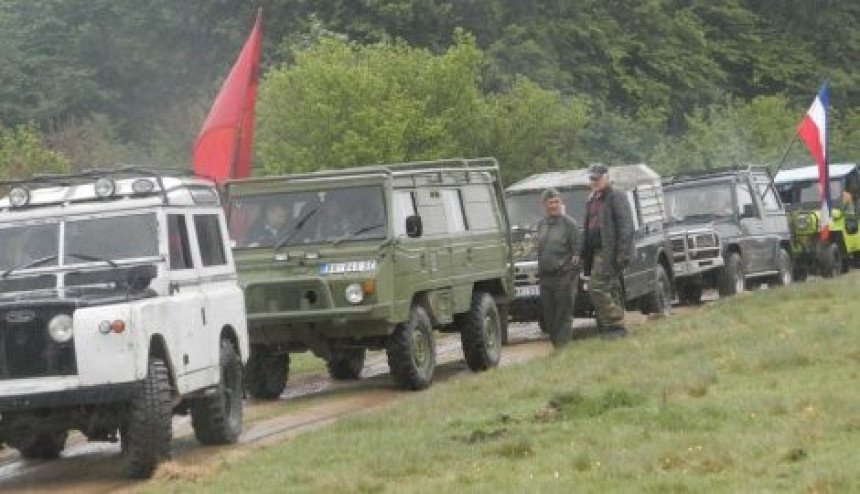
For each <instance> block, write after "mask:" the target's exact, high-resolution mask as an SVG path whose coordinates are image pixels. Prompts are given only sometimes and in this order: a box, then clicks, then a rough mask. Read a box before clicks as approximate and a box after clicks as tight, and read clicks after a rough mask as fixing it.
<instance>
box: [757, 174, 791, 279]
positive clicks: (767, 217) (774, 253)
mask: <svg viewBox="0 0 860 494" xmlns="http://www.w3.org/2000/svg"><path fill="white" fill-rule="evenodd" d="M754 183H755V191H756V200H757V202H758V203H759V207H760V208H761V211H762V213H763V215H762V226H763V230H764V232H763V233H764V235H765V236H766V240H765V246H764V252H763V255H764V256H765V261H766V265H767V266H768V267H769V269H772V270H776V269H779V263H778V255H779V249H780V248H781V243H782V241H787V240H789V235H790V234H789V229H788V216H787V215H786V213H785V208H784V207H783V206H782V203H781V202H780V200H779V197H778V196H777V194H776V190H775V189H774V186H773V184H772V182H771V180H770V177H769V176H767V175H764V174H762V175H757V176H756V177H755V179H754Z"/></svg>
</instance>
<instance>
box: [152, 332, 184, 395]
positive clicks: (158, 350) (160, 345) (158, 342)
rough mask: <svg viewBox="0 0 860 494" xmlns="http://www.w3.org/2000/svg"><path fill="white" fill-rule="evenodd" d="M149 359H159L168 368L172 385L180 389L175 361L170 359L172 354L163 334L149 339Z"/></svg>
mask: <svg viewBox="0 0 860 494" xmlns="http://www.w3.org/2000/svg"><path fill="white" fill-rule="evenodd" d="M147 355H148V357H149V358H152V357H157V358H159V359H161V360H162V361H163V362H164V364H165V365H166V366H167V374H168V376H169V377H170V385H171V386H172V387H173V389H178V387H177V382H176V368H175V365H174V362H173V359H171V358H170V352H169V351H168V349H167V342H166V341H165V339H164V336H163V335H161V334H154V335H152V336H151V337H150V339H149V352H148V354H147Z"/></svg>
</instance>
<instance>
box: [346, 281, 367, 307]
mask: <svg viewBox="0 0 860 494" xmlns="http://www.w3.org/2000/svg"><path fill="white" fill-rule="evenodd" d="M344 295H346V301H347V302H349V303H351V304H353V305H358V304H360V303H361V302H363V301H364V288H362V286H361V284H360V283H353V284H351V285H349V286H348V287H346V290H345V291H344Z"/></svg>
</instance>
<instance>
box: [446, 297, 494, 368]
mask: <svg viewBox="0 0 860 494" xmlns="http://www.w3.org/2000/svg"><path fill="white" fill-rule="evenodd" d="M488 314H494V315H495V318H494V320H495V321H496V324H497V327H496V334H497V336H496V341H495V342H492V343H491V342H488V341H487V335H486V334H485V333H484V319H486V317H487V315H488ZM456 323H457V326H459V328H460V339H461V341H462V344H463V356H464V357H465V358H466V365H468V366H469V369H471V370H472V371H475V372H477V371H482V370H487V369H489V368H490V367H495V366H497V365H499V360H500V358H501V345H502V341H501V331H502V328H501V324H500V322H499V311H498V309H497V308H496V301H495V300H494V299H493V297H492V296H491V295H490V294H488V293H484V292H475V293H474V294H472V306H471V308H470V309H469V312H467V313H465V314H461V315H459V316H458V317H457V320H456ZM491 344H492V345H495V351H493V350H491V348H490V345H491Z"/></svg>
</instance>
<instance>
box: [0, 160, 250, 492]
mask: <svg viewBox="0 0 860 494" xmlns="http://www.w3.org/2000/svg"><path fill="white" fill-rule="evenodd" d="M2 185H5V186H6V187H7V188H8V195H6V197H4V198H3V199H0V414H2V415H0V441H2V442H4V443H6V444H7V445H9V446H11V447H13V448H16V449H17V450H18V451H20V453H21V455H22V456H24V457H25V458H40V459H49V458H56V457H58V456H59V455H60V453H61V452H62V450H63V448H64V445H65V443H66V438H67V437H68V433H69V431H70V430H75V429H76V430H79V431H80V432H81V433H82V434H83V435H84V436H86V438H87V439H89V440H91V441H111V442H115V441H120V442H121V443H122V457H123V466H124V469H125V472H126V473H127V474H128V475H130V476H132V477H146V476H149V475H150V474H151V473H152V472H153V470H154V469H155V467H156V466H157V464H158V462H159V461H160V460H161V459H163V458H165V457H166V456H167V455H168V454H169V448H170V440H171V437H172V415H173V414H174V413H183V414H185V413H190V414H191V419H192V420H191V423H192V425H193V428H194V433H195V435H196V436H197V438H198V439H199V440H200V442H202V443H204V444H225V443H232V442H235V441H236V439H237V437H238V435H239V432H240V430H241V425H242V398H243V387H242V386H243V380H242V365H243V362H244V361H245V360H246V359H247V355H248V339H247V330H246V324H245V313H244V309H245V306H244V299H243V294H242V290H241V288H240V287H239V284H238V282H237V278H236V273H235V269H234V267H233V260H232V257H231V253H230V249H229V244H228V237H227V230H226V222H225V220H224V213H223V211H222V209H221V206H220V204H219V197H218V194H217V191H216V190H215V189H214V188H213V186H212V185H211V184H210V183H209V182H208V181H204V180H200V179H195V178H191V177H186V176H179V175H170V176H167V175H165V173H164V172H158V173H156V172H151V171H146V170H140V169H122V170H111V171H92V172H86V173H82V174H77V175H62V176H36V177H33V178H32V179H29V180H21V181H13V182H5V183H3V184H2Z"/></svg>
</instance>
